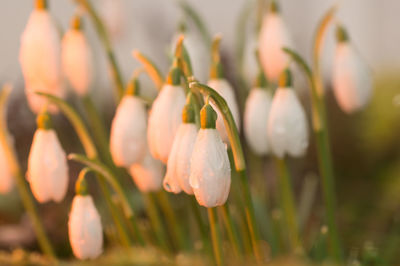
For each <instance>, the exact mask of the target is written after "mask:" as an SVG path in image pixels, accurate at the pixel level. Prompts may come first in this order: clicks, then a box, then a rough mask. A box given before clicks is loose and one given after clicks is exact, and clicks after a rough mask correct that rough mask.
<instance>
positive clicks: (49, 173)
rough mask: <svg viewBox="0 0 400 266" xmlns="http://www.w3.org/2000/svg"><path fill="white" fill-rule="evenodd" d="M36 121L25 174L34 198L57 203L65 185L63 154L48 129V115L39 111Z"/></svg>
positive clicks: (61, 197)
mask: <svg viewBox="0 0 400 266" xmlns="http://www.w3.org/2000/svg"><path fill="white" fill-rule="evenodd" d="M37 121H38V123H37V124H38V129H37V130H36V132H35V135H34V136H33V141H32V146H31V150H30V153H29V158H28V171H27V173H26V176H27V179H28V181H29V183H30V186H31V190H32V193H33V195H34V196H35V198H36V199H37V201H39V202H40V203H44V202H47V201H50V200H54V201H56V202H60V201H61V200H62V199H63V198H64V196H65V194H66V192H67V188H68V164H67V157H66V154H65V152H64V150H63V148H62V147H61V145H60V142H59V141H58V138H57V135H56V132H55V131H54V130H53V129H52V128H51V121H50V116H49V114H48V113H46V112H44V113H41V114H40V115H39V116H38V119H37Z"/></svg>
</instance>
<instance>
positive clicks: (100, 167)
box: [68, 154, 144, 246]
mask: <svg viewBox="0 0 400 266" xmlns="http://www.w3.org/2000/svg"><path fill="white" fill-rule="evenodd" d="M68 159H70V160H74V161H77V162H80V163H82V164H84V165H86V166H87V167H89V168H90V169H91V170H93V171H95V172H97V173H98V174H100V175H101V176H103V177H104V180H105V181H107V182H108V183H109V185H110V186H111V187H112V188H113V189H114V191H115V192H116V193H117V195H118V196H119V199H120V201H121V205H122V209H123V212H124V214H125V216H126V217H127V218H128V219H129V221H130V222H131V224H132V226H133V229H134V231H135V235H136V238H137V240H138V242H139V243H140V244H141V245H142V246H143V245H144V238H143V236H142V234H141V232H140V231H139V227H138V225H137V221H136V217H135V213H134V211H133V209H132V207H131V205H130V204H129V200H128V198H127V196H126V195H125V193H124V190H123V189H122V187H121V185H120V184H119V183H118V182H117V178H116V177H115V176H114V175H113V174H112V172H111V170H110V169H109V168H108V167H107V166H105V165H104V164H102V163H100V162H99V161H96V160H91V159H89V158H88V157H86V156H84V155H80V154H70V155H69V156H68Z"/></svg>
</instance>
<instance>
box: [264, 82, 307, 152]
mask: <svg viewBox="0 0 400 266" xmlns="http://www.w3.org/2000/svg"><path fill="white" fill-rule="evenodd" d="M267 131H268V141H269V144H270V146H271V150H272V152H273V153H274V154H275V155H276V156H277V157H279V158H283V157H284V156H285V154H288V155H290V156H293V157H300V156H302V155H304V154H305V152H306V150H307V147H308V126H307V118H306V114H305V112H304V109H303V107H302V106H301V104H300V101H299V99H298V98H297V96H296V93H295V92H294V90H293V89H292V88H283V87H280V88H278V89H277V90H276V92H275V95H274V98H273V100H272V105H271V110H270V114H269V119H268V130H267Z"/></svg>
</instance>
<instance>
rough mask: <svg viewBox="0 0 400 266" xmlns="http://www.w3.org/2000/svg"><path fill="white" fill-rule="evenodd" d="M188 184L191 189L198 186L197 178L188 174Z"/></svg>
mask: <svg viewBox="0 0 400 266" xmlns="http://www.w3.org/2000/svg"><path fill="white" fill-rule="evenodd" d="M189 184H190V186H191V187H192V188H193V189H197V188H199V180H198V179H197V178H196V177H192V176H190V179H189Z"/></svg>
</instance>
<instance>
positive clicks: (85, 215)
mask: <svg viewBox="0 0 400 266" xmlns="http://www.w3.org/2000/svg"><path fill="white" fill-rule="evenodd" d="M87 172H88V168H85V169H83V170H82V171H81V173H80V174H79V178H78V180H77V182H76V195H75V197H74V199H73V201H72V207H71V212H70V213H69V220H68V235H69V242H70V244H71V247H72V252H73V253H74V255H75V257H77V258H78V259H81V260H84V259H95V258H97V257H98V256H99V255H100V254H101V253H103V227H102V225H101V220H100V215H99V213H98V211H97V209H96V206H95V205H94V203H93V199H92V197H91V196H90V195H89V194H88V191H87V184H86V181H85V174H86V173H87Z"/></svg>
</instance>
